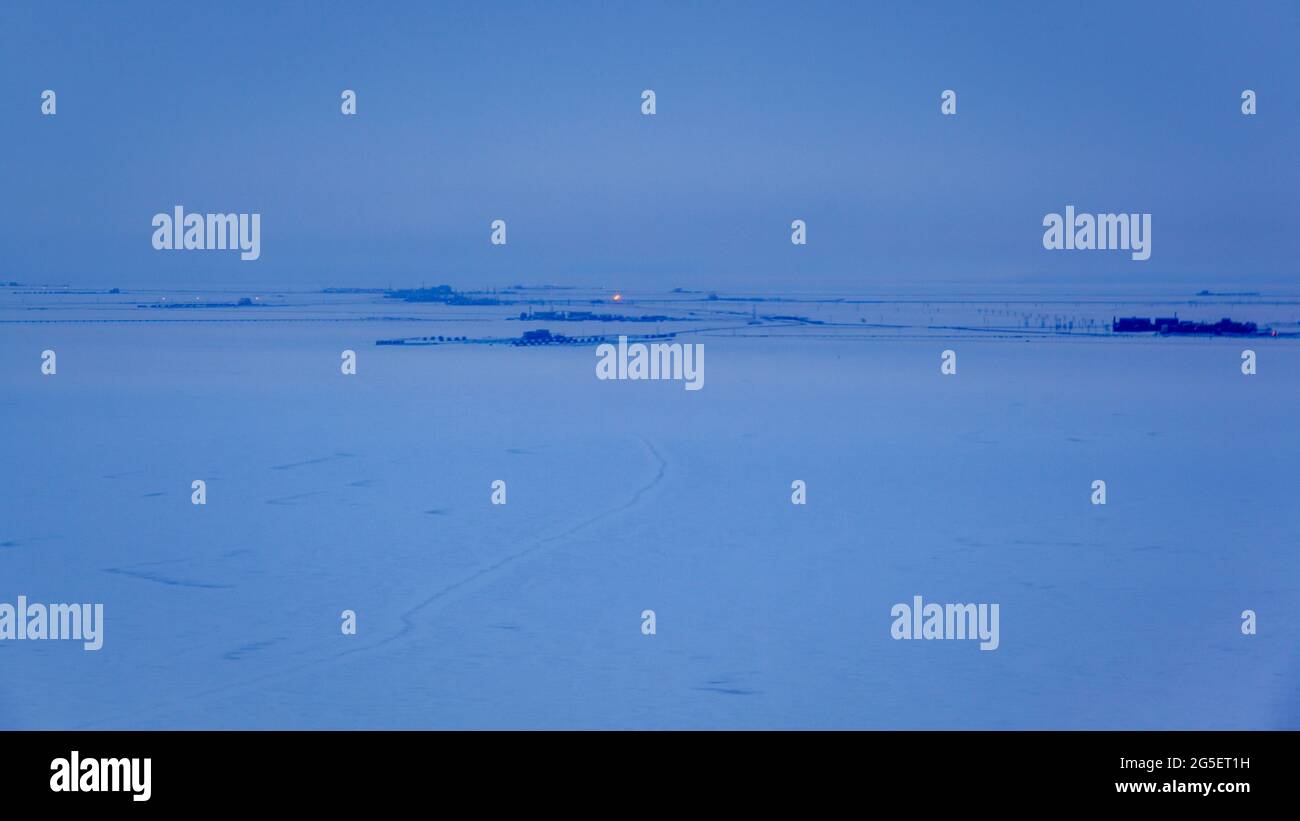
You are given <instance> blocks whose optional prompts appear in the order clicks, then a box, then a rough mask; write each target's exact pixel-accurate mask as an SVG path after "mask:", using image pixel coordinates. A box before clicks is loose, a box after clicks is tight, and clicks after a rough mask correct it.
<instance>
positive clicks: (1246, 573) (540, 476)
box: [0, 306, 1300, 728]
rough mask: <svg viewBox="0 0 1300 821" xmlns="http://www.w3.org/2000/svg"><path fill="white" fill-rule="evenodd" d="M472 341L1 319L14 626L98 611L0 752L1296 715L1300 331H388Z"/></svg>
mask: <svg viewBox="0 0 1300 821" xmlns="http://www.w3.org/2000/svg"><path fill="white" fill-rule="evenodd" d="M403 310H407V309H403ZM740 310H743V311H745V312H748V311H749V310H750V309H749V308H748V307H747V306H744V307H742V308H741V309H740ZM416 311H417V308H410V309H409V312H412V313H413V312H416ZM30 313H31V312H24V313H23V316H24V317H28V316H29V315H30ZM399 313H401V312H400V311H399ZM64 315H65V316H66V314H64ZM88 315H89V314H88ZM220 315H221V314H213V316H220ZM6 316H8V317H10V318H12V317H14V316H17V313H14V312H10V313H8V314H6ZM50 318H57V317H56V316H53V315H52V316H51V317H50ZM488 324H491V323H488ZM504 325H506V323H503V322H497V323H495V325H494V326H493V327H498V326H504ZM521 326H522V323H518V322H514V323H510V327H508V328H506V331H508V332H509V333H511V334H517V333H519V332H520V331H521V330H524V329H526V327H535V326H526V327H521ZM549 327H551V329H552V330H559V331H564V332H571V333H575V334H576V333H579V332H591V331H592V330H599V329H596V328H591V327H583V326H577V327H571V328H561V327H559V326H556V325H551V326H549ZM481 330H482V328H480V327H478V326H477V325H475V324H474V323H466V324H464V325H463V329H462V327H461V326H454V325H439V324H438V323H419V322H410V323H406V322H403V321H402V320H400V319H396V320H392V321H387V322H373V321H370V322H368V321H361V320H357V321H351V320H348V319H347V318H344V319H343V320H342V321H337V322H320V323H276V322H266V323H223V322H175V323H159V324H113V323H107V324H76V323H59V322H54V323H49V324H28V323H24V324H16V323H9V324H3V323H0V431H3V432H2V433H0V442H2V447H0V459H2V460H3V471H2V473H0V602H9V603H13V602H15V601H16V598H17V596H19V595H25V596H27V597H28V598H29V599H30V600H32V601H40V602H102V603H103V604H104V608H105V619H106V625H105V632H104V646H103V649H102V650H100V651H98V652H87V651H85V650H83V649H82V647H81V644H80V643H79V642H54V641H16V640H11V641H0V727H4V728H76V727H94V728H625V727H626V728H713V727H716V728H1280V727H1287V728H1296V727H1300V654H1298V653H1297V649H1296V648H1297V636H1300V499H1297V487H1298V484H1297V482H1296V480H1295V477H1296V475H1297V466H1298V465H1300V426H1298V425H1297V411H1298V410H1300V402H1297V400H1298V399H1300V341H1297V340H1294V339H1257V340H1249V341H1243V340H1240V339H1169V338H1155V337H1151V336H1143V337H1134V338H1113V337H1105V336H1057V335H1051V334H1047V335H1043V336H1042V337H1040V338H1003V337H997V336H989V337H987V338H985V337H981V336H979V335H978V334H962V333H957V332H954V335H953V336H952V337H948V336H945V335H944V334H943V333H933V332H932V333H930V334H929V335H928V336H927V335H923V334H916V335H910V334H898V335H897V336H896V337H889V336H887V335H882V336H878V337H871V336H869V335H863V336H862V337H861V338H855V337H848V336H846V337H843V338H841V337H835V336H833V335H832V336H817V335H815V334H807V335H801V334H799V333H796V332H791V333H789V334H774V335H769V336H763V335H759V334H752V335H747V336H741V335H739V334H740V333H742V332H743V329H742V330H740V331H736V334H737V335H733V334H732V333H729V332H721V333H711V332H705V333H702V334H700V335H698V336H691V337H683V338H682V340H681V341H691V342H702V343H704V345H705V349H706V356H705V387H704V388H703V389H702V390H700V391H694V392H692V391H686V390H684V388H683V385H682V383H681V382H674V381H660V382H618V381H599V380H597V379H596V378H595V364H596V356H595V355H594V349H593V348H592V347H590V346H587V347H538V348H516V347H508V346H483V345H450V346H434V347H418V348H417V347H377V346H375V344H374V342H375V340H376V339H379V338H384V337H396V336H405V335H415V334H425V333H470V334H474V333H478V332H480V331H481ZM1246 347H1251V348H1253V349H1255V350H1256V351H1257V352H1258V356H1259V366H1258V371H1259V372H1258V374H1256V375H1254V376H1243V375H1242V373H1241V370H1240V352H1241V350H1242V349H1243V348H1246ZM345 348H351V349H354V350H355V351H356V352H357V354H358V373H357V375H356V376H343V375H342V374H341V373H340V369H339V362H340V351H341V350H343V349H345ZM945 348H951V349H954V350H956V351H957V353H958V357H959V360H958V373H957V375H955V376H951V377H949V376H943V375H941V374H940V372H939V361H940V360H939V356H940V352H941V351H942V350H944V349H945ZM44 349H54V350H55V351H56V352H57V355H58V373H57V375H55V376H43V375H42V374H41V373H40V353H41V351H42V350H44ZM194 479H203V480H205V481H206V482H207V504H206V505H204V506H195V505H192V504H191V503H190V492H191V491H190V483H191V481H192V480H194ZM497 479H501V480H504V481H505V482H506V483H507V494H508V496H507V498H508V503H507V504H506V505H504V506H494V505H492V504H491V503H490V499H489V497H490V494H491V488H490V485H491V483H492V482H493V481H494V480H497ZM796 479H799V480H803V481H805V482H806V483H807V488H808V503H807V505H805V506H795V505H792V504H791V501H790V494H791V482H792V481H794V480H796ZM1094 479H1104V480H1105V481H1106V483H1107V497H1108V498H1107V504H1106V505H1105V506H1095V505H1093V504H1091V503H1090V496H1091V483H1092V481H1093V480H1094ZM915 595H921V596H923V597H924V599H925V600H926V601H928V602H940V603H942V602H990V603H998V604H999V605H1000V646H999V647H998V649H996V650H994V651H981V650H980V649H979V646H978V642H975V641H956V640H954V641H896V640H894V639H892V638H891V636H890V625H891V623H892V621H893V619H892V618H891V616H890V610H891V607H892V606H893V605H894V604H895V603H900V602H906V603H910V602H911V601H912V597H913V596H915ZM646 609H653V610H654V611H655V613H656V620H657V633H656V635H653V636H645V635H642V632H641V624H642V621H641V613H642V611H643V610H646ZM1247 609H1249V610H1254V611H1255V612H1256V613H1257V615H1258V634H1257V635H1253V636H1247V635H1243V634H1242V630H1241V624H1242V619H1241V613H1242V611H1243V610H1247ZM344 610H354V611H355V612H356V613H357V616H358V632H357V635H355V636H346V635H343V634H342V632H341V630H340V624H341V620H340V613H341V612H342V611H344Z"/></svg>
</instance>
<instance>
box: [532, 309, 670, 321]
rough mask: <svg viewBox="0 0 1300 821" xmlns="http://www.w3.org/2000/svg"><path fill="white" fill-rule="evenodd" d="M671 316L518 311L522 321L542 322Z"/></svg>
mask: <svg viewBox="0 0 1300 821" xmlns="http://www.w3.org/2000/svg"><path fill="white" fill-rule="evenodd" d="M671 318H672V317H667V316H661V315H657V314H642V315H641V316H631V315H629V314H598V313H595V312H593V311H520V312H519V319H520V320H522V321H544V322H667V321H668V320H669V319H671Z"/></svg>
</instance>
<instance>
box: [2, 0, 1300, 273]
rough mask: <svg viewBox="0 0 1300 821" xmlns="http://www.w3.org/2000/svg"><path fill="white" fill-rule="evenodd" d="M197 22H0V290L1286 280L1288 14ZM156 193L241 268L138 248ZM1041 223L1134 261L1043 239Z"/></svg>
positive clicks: (588, 9) (328, 11)
mask: <svg viewBox="0 0 1300 821" xmlns="http://www.w3.org/2000/svg"><path fill="white" fill-rule="evenodd" d="M204 5H205V8H202V9H199V8H188V7H186V5H184V4H168V3H157V4H141V3H120V4H111V5H110V4H89V3H87V4H66V3H13V2H7V3H4V4H3V5H0V117H2V118H3V127H2V128H0V248H2V249H3V255H0V279H6V280H8V279H17V280H21V281H25V282H32V283H40V282H50V283H63V282H67V283H72V284H78V285H100V286H110V285H122V286H127V287H135V286H148V285H154V286H166V287H185V288H203V287H207V286H209V285H217V284H223V285H234V286H239V287H245V286H247V287H257V288H266V287H273V286H299V287H311V286H317V285H369V286H377V285H388V284H393V285H408V284H412V283H415V284H418V283H419V282H421V281H426V282H444V281H445V282H450V283H452V284H455V285H458V286H461V287H471V286H479V285H502V284H510V283H514V282H527V283H541V282H557V283H566V284H583V285H610V286H617V287H623V288H636V287H645V288H653V287H676V286H681V287H698V288H715V287H716V288H742V289H748V290H781V289H799V290H803V289H819V288H840V289H852V290H855V291H862V290H870V289H871V288H873V287H883V286H897V285H911V284H918V285H924V284H931V283H939V284H950V285H953V286H955V287H960V288H961V289H962V290H965V291H968V292H969V291H979V290H980V289H981V288H982V287H989V286H992V285H995V284H1006V283H1014V284H1025V285H1028V286H1045V285H1055V284H1060V283H1067V284H1073V283H1077V284H1135V283H1136V284H1157V285H1162V286H1170V285H1172V286H1178V287H1181V286H1184V285H1185V286H1187V287H1195V288H1200V287H1210V288H1243V287H1252V288H1253V287H1262V288H1268V287H1270V286H1272V287H1284V286H1287V285H1291V284H1292V283H1295V282H1296V277H1295V274H1296V259H1297V252H1300V239H1297V233H1298V232H1297V231H1296V225H1297V223H1300V196H1298V194H1300V185H1298V183H1300V161H1298V160H1300V155H1298V154H1297V145H1300V71H1298V70H1297V69H1300V57H1298V56H1297V49H1296V47H1295V43H1296V42H1297V39H1298V38H1297V35H1298V34H1300V5H1298V4H1296V3H1293V2H1290V3H1280V2H1279V3H1271V2H1260V3H1248V4H1241V5H1237V4H1227V3H1218V4H1193V3H1168V4H1165V3H1131V2H1130V3H1096V2H1088V3H1047V4H1044V3H1011V4H1006V3H993V4H973V3H951V4H949V3H943V4H924V5H920V4H904V3H812V4H789V3H782V4H776V3H770V4H769V3H646V2H641V3H590V4H586V3H583V4H576V3H546V4H543V3H524V4H516V3H494V4H487V3H464V4H428V5H427V4H401V3H385V4H368V5H362V4H341V3H340V4H316V3H311V4H307V3H302V4H297V3H256V4H254V3H247V4H245V3H222V4H204ZM46 88H50V89H54V90H55V91H56V92H57V93H58V114H57V115H56V116H54V117H43V116H41V115H40V110H39V108H40V92H41V91H42V89H46ZM345 88H350V89H355V90H356V91H357V93H358V115H357V116H356V117H344V116H342V115H341V114H340V112H339V103H340V101H339V94H340V92H341V91H342V90H343V89H345ZM645 88H651V89H654V90H655V91H656V93H657V95H658V113H657V114H656V115H655V116H654V117H645V116H642V115H641V114H640V102H641V100H640V94H641V91H642V89H645ZM947 88H952V89H955V90H956V91H957V93H958V114H957V116H956V117H943V116H941V115H940V113H939V95H940V92H941V91H942V90H944V89H947ZM1245 88H1250V89H1254V90H1255V91H1256V92H1257V93H1258V95H1259V113H1258V114H1257V115H1256V116H1254V117H1245V116H1242V115H1241V113H1240V110H1239V106H1240V94H1241V91H1242V89H1245ZM178 203H179V204H183V205H185V206H186V207H187V208H192V209H194V210H198V211H242V212H259V213H261V214H262V256H261V259H259V260H258V261H256V262H241V261H240V260H239V258H238V255H237V254H226V253H220V252H210V253H202V252H161V251H155V250H153V248H152V247H151V245H150V237H151V235H152V229H151V227H150V220H151V218H152V216H153V215H154V214H155V213H158V212H164V211H170V209H171V208H172V207H173V206H174V205H176V204H178ZM1067 204H1073V205H1075V206H1076V207H1078V208H1079V209H1080V210H1081V211H1132V212H1150V213H1151V214H1152V215H1153V217H1152V220H1153V253H1152V257H1151V260H1150V261H1148V262H1134V261H1132V260H1130V259H1129V256H1128V254H1125V253H1119V252H1115V253H1104V252H1091V253H1088V252H1074V253H1070V252H1047V251H1044V250H1043V248H1042V245H1041V237H1042V230H1043V229H1042V227H1041V221H1042V218H1043V215H1044V214H1046V213H1048V212H1052V211H1061V210H1062V209H1063V208H1064V207H1065V206H1066V205H1067ZM496 218H503V219H506V220H507V221H508V224H509V244H508V245H506V246H504V247H494V246H492V245H491V244H490V243H489V241H488V236H489V228H488V225H489V223H490V222H491V220H493V219H496ZM795 218H802V219H805V220H807V222H808V231H809V242H808V245H807V246H805V247H796V246H793V245H791V244H790V242H789V224H790V221H791V220H792V219H795Z"/></svg>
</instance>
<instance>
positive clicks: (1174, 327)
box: [1111, 316, 1268, 336]
mask: <svg viewBox="0 0 1300 821" xmlns="http://www.w3.org/2000/svg"><path fill="white" fill-rule="evenodd" d="M1111 330H1112V331H1114V332H1115V333H1117V334H1140V333H1158V334H1166V335H1168V334H1179V335H1203V336H1258V335H1260V334H1261V333H1264V334H1267V333H1268V331H1262V332H1261V331H1260V330H1259V328H1258V326H1256V325H1255V323H1254V322H1233V321H1232V320H1231V319H1229V318H1227V317H1226V316H1225V317H1224V318H1223V319H1220V320H1219V321H1218V322H1188V321H1187V320H1183V319H1179V318H1178V317H1177V316H1172V317H1156V318H1155V319H1147V318H1146V317H1141V316H1126V317H1120V318H1118V319H1114V318H1113V319H1112V320H1111Z"/></svg>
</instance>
